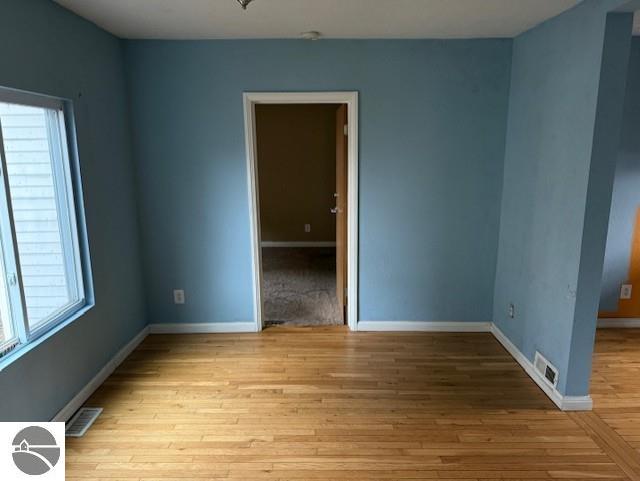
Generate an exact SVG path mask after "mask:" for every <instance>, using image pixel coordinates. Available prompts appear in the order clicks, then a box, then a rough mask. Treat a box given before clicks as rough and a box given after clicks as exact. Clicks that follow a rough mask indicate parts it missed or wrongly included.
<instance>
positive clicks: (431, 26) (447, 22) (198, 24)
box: [55, 0, 580, 39]
mask: <svg viewBox="0 0 640 481" xmlns="http://www.w3.org/2000/svg"><path fill="white" fill-rule="evenodd" d="M55 1H56V2H57V3H59V4H60V5H62V6H64V7H66V8H68V9H69V10H72V11H74V12H76V13H77V14H78V15H81V16H83V17H85V18H87V19H89V20H91V21H92V22H94V23H96V24H97V25H99V26H100V27H102V28H104V29H105V30H108V31H109V32H111V33H113V34H115V35H117V36H119V37H123V38H160V39H204V38H298V37H299V36H300V33H301V32H304V31H308V30H318V31H320V32H321V33H322V36H323V37H327V38H476V37H513V36H515V35H517V34H519V33H521V32H523V31H525V30H527V29H529V28H531V27H533V26H535V25H537V24H539V23H540V22H543V21H544V20H546V19H548V18H551V17H553V16H555V15H558V14H559V13H561V12H563V11H565V10H567V9H569V8H571V7H573V6H574V5H576V4H578V3H579V2H580V0H254V1H253V3H251V5H249V7H248V8H247V10H246V11H243V10H242V9H241V8H240V6H239V5H238V4H237V3H236V0H55Z"/></svg>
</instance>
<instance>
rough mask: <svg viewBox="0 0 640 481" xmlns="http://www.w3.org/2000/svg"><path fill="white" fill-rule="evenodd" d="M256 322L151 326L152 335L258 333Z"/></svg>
mask: <svg viewBox="0 0 640 481" xmlns="http://www.w3.org/2000/svg"><path fill="white" fill-rule="evenodd" d="M256 331H257V329H256V324H255V322H208V323H204V322H203V323H171V324H162V323H158V324H149V333H150V334H208V333H216V332H256Z"/></svg>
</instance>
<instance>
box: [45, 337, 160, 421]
mask: <svg viewBox="0 0 640 481" xmlns="http://www.w3.org/2000/svg"><path fill="white" fill-rule="evenodd" d="M148 335H149V326H146V327H145V328H144V329H142V330H141V331H140V332H139V333H138V334H136V336H135V337H134V338H133V339H131V341H129V342H128V343H127V344H126V345H125V346H124V347H123V348H122V349H120V350H119V351H118V352H117V353H116V355H115V356H113V358H111V360H110V361H109V362H107V363H106V364H105V365H104V367H103V368H102V369H100V371H99V372H98V374H96V375H95V376H94V377H93V378H92V379H91V381H89V382H88V383H87V384H86V386H85V387H83V388H82V389H81V390H80V392H78V394H76V395H75V396H74V397H73V398H72V399H71V401H69V402H68V403H67V404H66V406H65V407H63V408H62V409H61V410H60V411H58V414H56V415H55V416H54V417H53V419H52V420H51V421H52V422H67V421H68V420H69V419H71V416H73V415H74V413H75V412H76V411H77V410H78V409H80V408H81V407H82V405H83V404H84V403H85V402H86V400H87V399H89V397H90V396H91V395H92V394H93V392H94V391H95V390H96V389H98V388H99V387H100V386H101V385H102V384H103V383H104V382H105V381H106V380H107V378H108V377H109V376H111V374H112V373H113V371H115V370H116V368H117V367H118V366H119V365H120V364H122V362H123V361H124V360H125V359H126V358H127V357H129V355H130V354H131V353H132V352H133V351H135V350H136V348H137V347H138V346H139V345H140V343H141V342H142V341H144V340H145V338H146V337H147V336H148Z"/></svg>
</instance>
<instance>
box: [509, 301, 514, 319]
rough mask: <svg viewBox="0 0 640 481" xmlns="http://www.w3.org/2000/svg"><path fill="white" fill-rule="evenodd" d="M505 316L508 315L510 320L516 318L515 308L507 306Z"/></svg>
mask: <svg viewBox="0 0 640 481" xmlns="http://www.w3.org/2000/svg"><path fill="white" fill-rule="evenodd" d="M507 314H508V315H509V318H510V319H513V318H514V317H516V306H514V305H513V304H509V308H508V309H507Z"/></svg>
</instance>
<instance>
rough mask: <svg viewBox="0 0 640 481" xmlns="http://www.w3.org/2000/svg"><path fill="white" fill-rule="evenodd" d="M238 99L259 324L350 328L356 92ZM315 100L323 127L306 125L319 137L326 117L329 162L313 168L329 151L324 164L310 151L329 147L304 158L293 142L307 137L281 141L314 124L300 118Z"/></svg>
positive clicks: (352, 312) (353, 292) (354, 245)
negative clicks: (330, 151)
mask: <svg viewBox="0 0 640 481" xmlns="http://www.w3.org/2000/svg"><path fill="white" fill-rule="evenodd" d="M244 102H245V128H246V142H247V153H248V155H247V162H248V175H249V179H248V180H249V198H250V199H249V200H250V208H251V234H252V253H253V268H254V314H255V322H256V330H258V331H259V330H261V329H262V328H263V326H264V325H265V324H266V323H269V322H274V321H275V323H279V322H284V323H287V324H288V323H293V324H307V323H308V324H312V325H314V324H338V323H345V322H346V323H347V324H348V325H349V327H350V329H352V330H355V329H356V327H357V274H356V273H357V218H358V217H357V187H358V186H357V138H356V136H357V94H356V93H354V92H347V93H343V92H336V93H334V92H323V93H247V94H245V95H244ZM314 106H315V107H316V108H315V113H317V114H319V115H320V117H324V119H325V125H324V127H322V126H316V128H315V129H311V130H316V134H317V133H318V132H317V131H324V132H325V133H324V135H325V137H326V136H327V135H328V132H327V125H328V124H327V123H326V120H327V118H328V115H331V118H332V123H331V129H332V134H331V135H332V136H333V143H332V146H331V148H332V149H333V152H334V155H333V156H332V158H331V159H329V160H330V162H331V164H332V165H330V166H329V165H328V164H327V163H325V165H319V164H320V163H321V162H327V158H326V157H327V156H326V155H325V160H324V161H323V160H322V159H320V158H319V156H318V155H316V154H319V152H318V151H322V150H323V149H324V150H325V151H326V150H327V148H329V147H328V145H329V144H325V145H324V147H323V146H320V144H318V145H311V144H310V145H309V148H310V149H312V151H307V152H305V153H304V155H303V156H301V154H300V152H301V151H300V146H299V145H298V148H295V147H296V146H295V145H294V144H295V143H297V144H300V141H304V140H305V139H304V138H303V139H298V138H296V139H295V140H296V141H295V142H293V141H292V140H291V137H287V134H288V133H290V134H291V135H295V134H297V135H298V136H299V135H300V134H301V132H300V128H302V127H304V125H302V124H308V125H312V124H313V122H312V123H311V124H309V119H308V118H307V119H305V116H307V117H308V116H309V115H312V114H313V113H314V108H313V107H314ZM296 115H299V116H300V117H299V122H300V125H298V124H297V123H296V121H295V119H294V120H292V116H293V117H295V116H296ZM317 121H318V120H317V119H316V122H317ZM287 122H288V123H287ZM292 122H293V123H292ZM288 131H289V132H288ZM311 133H313V132H311ZM275 137H279V138H278V139H276V138H275ZM303 137H305V135H303ZM309 140H313V139H309ZM315 141H316V142H318V139H317V135H316V138H315ZM287 142H289V144H290V145H288V144H287ZM325 153H326V152H325ZM302 157H304V159H303V158H302ZM261 161H262V163H261ZM329 169H330V170H331V175H327V174H328V173H329ZM309 177H311V181H309ZM314 179H315V182H314ZM328 182H330V184H331V185H329V186H328V185H327V183H328ZM323 186H324V189H323ZM305 219H306V220H305ZM312 219H315V220H312Z"/></svg>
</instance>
